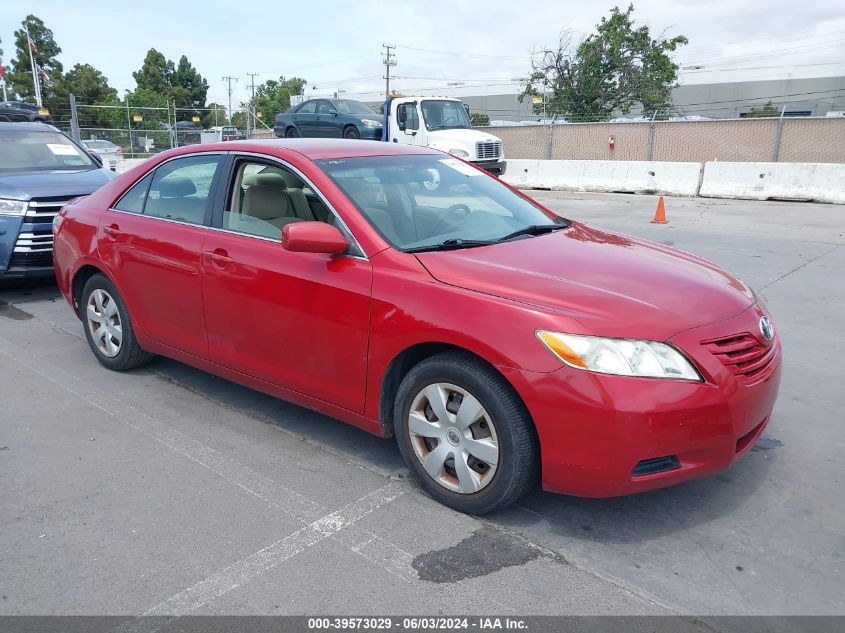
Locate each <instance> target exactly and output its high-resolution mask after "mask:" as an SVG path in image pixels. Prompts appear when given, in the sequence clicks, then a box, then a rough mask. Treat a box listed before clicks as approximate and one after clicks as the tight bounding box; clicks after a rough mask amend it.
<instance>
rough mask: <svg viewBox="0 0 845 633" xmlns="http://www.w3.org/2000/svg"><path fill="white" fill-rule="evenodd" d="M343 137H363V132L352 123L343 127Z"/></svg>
mask: <svg viewBox="0 0 845 633" xmlns="http://www.w3.org/2000/svg"><path fill="white" fill-rule="evenodd" d="M343 138H361V133H360V132H359V131H358V128H357V127H355V126H354V125H350V126H348V127H345V128H344V129H343Z"/></svg>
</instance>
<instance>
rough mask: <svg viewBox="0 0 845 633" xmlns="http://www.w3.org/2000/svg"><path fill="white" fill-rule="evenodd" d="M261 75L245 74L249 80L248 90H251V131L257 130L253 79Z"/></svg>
mask: <svg viewBox="0 0 845 633" xmlns="http://www.w3.org/2000/svg"><path fill="white" fill-rule="evenodd" d="M260 74H261V73H247V74H246V75H247V77H249V78H250V88H252V100H251V101H250V102H249V103H250V108H249V110H250V111H249V114H252V129H253V130H254V129H256V128H258V121H257V120H256V118H255V78H256V77H258V75H260ZM249 114H248V115H247V119H249ZM247 138H249V134H247Z"/></svg>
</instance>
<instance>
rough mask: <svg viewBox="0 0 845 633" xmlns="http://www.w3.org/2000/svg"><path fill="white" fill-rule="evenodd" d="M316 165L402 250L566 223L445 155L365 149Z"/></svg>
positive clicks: (490, 239) (486, 240)
mask: <svg viewBox="0 0 845 633" xmlns="http://www.w3.org/2000/svg"><path fill="white" fill-rule="evenodd" d="M317 165H319V167H320V168H321V169H322V170H323V171H324V172H325V173H326V174H327V175H328V176H329V177H330V178H331V179H332V181H333V182H334V183H335V184H336V185H337V186H338V187H340V189H341V190H342V191H343V192H344V193H345V194H346V196H347V197H348V198H349V199H350V200H351V201H352V202H353V203H354V204H355V206H356V207H357V208H358V209H359V210H360V211H361V213H362V214H363V215H364V217H365V218H366V219H367V221H369V223H370V224H371V225H372V226H373V228H375V230H376V231H378V233H379V234H380V235H381V236H382V237H384V239H386V240H387V241H388V242H389V243H390V244H391V245H393V246H394V247H396V248H398V249H400V250H406V251H421V250H440V249H445V248H464V247H471V246H481V245H488V244H492V243H496V242H498V241H502V240H505V239H511V238H514V239H515V238H517V237H521V236H522V235H523V234H525V235H533V234H539V233H542V232H546V231H549V230H555V229H559V228H564V227H566V226H568V225H569V222H568V221H567V220H564V219H563V218H559V217H557V216H554V215H550V214H549V213H547V212H546V211H544V210H543V209H541V208H540V207H538V206H537V205H535V204H533V203H531V202H530V201H528V200H527V199H526V198H523V197H522V196H520V195H519V194H517V193H515V192H514V191H512V190H511V189H509V188H508V187H506V186H505V185H503V184H502V183H501V182H499V180H497V179H496V178H494V177H492V176H490V175H488V174H486V173H485V172H482V171H480V170H478V169H476V168H475V167H473V166H471V165H467V164H466V163H464V162H462V161H460V160H458V159H456V158H451V157H449V156H446V155H434V154H423V155H419V154H418V155H406V156H371V157H370V156H368V157H359V158H344V159H332V160H321V161H317ZM523 232H524V233H523ZM514 233H520V235H518V236H516V235H513V234H514Z"/></svg>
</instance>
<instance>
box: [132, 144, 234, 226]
mask: <svg viewBox="0 0 845 633" xmlns="http://www.w3.org/2000/svg"><path fill="white" fill-rule="evenodd" d="M219 163H220V156H218V155H216V154H209V155H205V156H188V157H185V158H177V159H174V160H171V161H168V162H166V163H164V164H163V165H161V166H159V167H158V168H157V169H156V170H155V173H154V174H153V179H152V182H151V183H150V189H149V192H148V193H147V199H146V203H145V205H144V215H150V216H153V217H158V218H166V219H168V220H178V221H179V222H187V223H189V224H203V222H204V221H205V217H206V212H207V210H208V206H209V194H210V192H211V183H212V181H213V180H214V173H215V171H216V170H217V166H218V164H219Z"/></svg>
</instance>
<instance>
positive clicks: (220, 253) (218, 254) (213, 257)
mask: <svg viewBox="0 0 845 633" xmlns="http://www.w3.org/2000/svg"><path fill="white" fill-rule="evenodd" d="M204 254H205V258H206V259H207V260H209V261H212V262H214V263H215V264H232V263H234V261H235V260H234V259H232V258H231V257H229V254H228V253H227V252H226V251H224V250H223V249H222V248H218V249H216V250H213V251H204Z"/></svg>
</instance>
